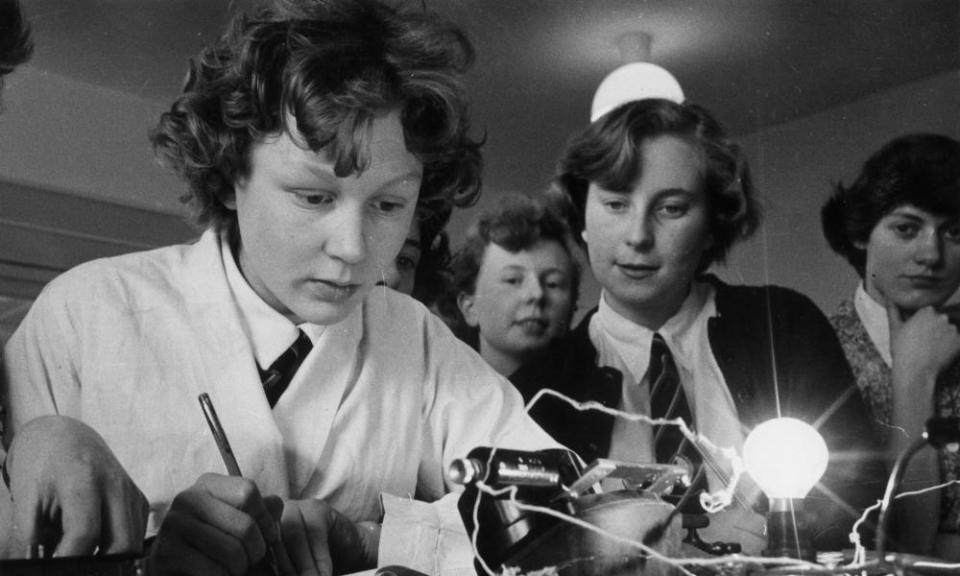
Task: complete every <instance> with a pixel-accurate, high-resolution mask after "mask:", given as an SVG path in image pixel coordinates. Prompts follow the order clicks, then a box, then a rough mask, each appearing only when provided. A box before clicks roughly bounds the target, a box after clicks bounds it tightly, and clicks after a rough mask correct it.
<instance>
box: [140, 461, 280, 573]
mask: <svg viewBox="0 0 960 576" xmlns="http://www.w3.org/2000/svg"><path fill="white" fill-rule="evenodd" d="M278 532H279V530H278V528H277V526H276V523H275V521H274V519H273V517H272V516H271V513H270V511H269V510H268V506H267V504H266V503H265V501H264V499H263V498H261V497H260V492H259V490H257V487H256V485H255V484H254V483H253V482H252V481H250V480H247V479H244V478H237V477H229V476H222V475H218V474H206V475H204V476H202V477H200V479H199V480H197V482H196V483H195V484H194V485H193V486H192V487H190V488H189V489H187V490H184V491H183V492H181V493H180V494H178V495H177V497H176V498H175V499H174V501H173V503H172V505H171V506H170V511H169V512H168V514H167V517H166V518H165V519H164V521H163V524H162V525H161V527H160V534H159V535H158V538H157V542H156V544H155V546H154V550H152V551H151V557H153V558H154V560H155V564H156V565H157V566H161V567H168V568H169V567H175V568H176V569H177V571H180V572H186V573H190V574H203V572H200V571H198V570H199V568H198V565H197V564H194V563H191V564H188V565H185V564H184V562H186V561H185V560H184V561H180V560H179V558H181V557H182V558H187V557H188V556H185V553H186V551H187V550H190V551H191V555H189V557H190V558H195V557H196V554H194V553H199V554H200V555H201V556H203V557H204V558H205V559H206V560H207V561H209V562H212V563H214V564H216V565H217V566H220V567H221V569H222V570H224V571H225V573H227V574H231V575H238V576H240V575H243V574H246V573H247V572H248V571H249V569H250V567H252V566H254V565H256V564H257V563H258V562H260V561H261V560H263V558H264V557H265V555H266V551H267V540H268V539H273V540H274V541H276V540H277V539H279V536H278Z"/></svg>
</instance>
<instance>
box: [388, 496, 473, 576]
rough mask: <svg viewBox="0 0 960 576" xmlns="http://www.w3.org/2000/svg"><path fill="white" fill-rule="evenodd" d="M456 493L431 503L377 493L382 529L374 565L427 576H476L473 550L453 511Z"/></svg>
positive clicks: (456, 513) (461, 524)
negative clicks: (381, 515)
mask: <svg viewBox="0 0 960 576" xmlns="http://www.w3.org/2000/svg"><path fill="white" fill-rule="evenodd" d="M458 498H459V494H447V495H446V496H444V497H443V498H441V499H440V500H437V501H436V502H433V503H426V502H421V501H418V500H413V499H410V498H400V497H397V496H393V495H390V494H381V496H380V503H381V506H382V507H383V527H382V529H381V532H380V549H379V553H378V560H377V564H378V566H379V567H384V566H397V565H399V566H404V567H406V568H410V569H412V570H416V571H418V572H422V573H423V574H427V575H428V576H476V570H475V569H474V566H473V548H472V546H471V544H470V539H469V537H468V536H467V532H466V529H465V528H464V526H463V521H462V520H461V519H460V514H459V512H458V511H457V499H458Z"/></svg>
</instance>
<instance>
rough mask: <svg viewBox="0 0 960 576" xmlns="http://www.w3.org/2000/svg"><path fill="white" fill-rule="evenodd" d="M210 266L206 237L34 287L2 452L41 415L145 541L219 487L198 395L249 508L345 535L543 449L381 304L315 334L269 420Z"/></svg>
mask: <svg viewBox="0 0 960 576" xmlns="http://www.w3.org/2000/svg"><path fill="white" fill-rule="evenodd" d="M226 257H229V255H227V256H226ZM222 258H223V255H222V254H221V248H220V243H219V242H218V238H217V236H216V235H215V234H214V233H212V232H209V231H208V232H207V233H205V234H204V235H203V237H202V238H201V239H200V240H199V241H198V242H197V243H196V244H192V245H184V246H172V247H167V248H161V249H158V250H153V251H150V252H142V253H136V254H130V255H125V256H120V257H116V258H109V259H103V260H99V261H94V262H90V263H87V264H84V265H81V266H79V267H77V268H75V269H73V270H71V271H70V272H67V273H66V274H64V275H62V276H60V277H59V278H57V279H56V280H54V281H53V282H51V283H50V285H48V286H47V287H46V289H45V290H44V291H43V293H42V294H41V295H40V297H39V298H38V299H37V301H36V303H35V304H34V306H33V308H32V309H31V310H30V312H29V313H28V314H27V317H26V318H25V320H24V321H23V323H22V324H21V326H20V327H19V329H18V330H17V332H16V333H15V334H14V335H13V336H12V338H11V339H10V341H9V342H8V344H7V346H6V349H5V353H4V357H5V362H6V364H5V366H4V371H5V378H3V384H2V389H0V392H2V394H3V398H4V402H5V404H6V408H7V418H6V422H7V433H8V436H7V439H6V442H9V440H10V438H12V436H13V435H15V434H16V433H17V430H18V428H19V427H20V426H22V425H23V424H25V423H26V422H27V421H28V420H30V419H31V418H34V417H36V416H39V415H42V414H50V413H58V414H63V415H68V416H72V417H75V418H78V419H81V420H83V421H84V422H86V423H88V424H90V425H91V426H93V427H94V428H95V429H96V430H98V431H99V432H100V433H101V434H102V435H103V436H104V438H105V439H106V441H107V443H108V445H109V446H110V447H111V448H112V449H113V450H114V452H115V453H116V455H117V458H118V459H119V461H120V462H121V463H122V464H123V466H124V467H125V468H126V469H127V471H128V472H129V473H130V475H131V477H132V478H133V480H134V481H135V482H136V483H137V485H138V486H139V487H140V489H141V490H142V491H143V492H144V494H145V495H146V496H147V499H148V500H149V501H150V505H151V523H150V528H149V530H150V531H154V530H156V529H157V527H158V526H159V523H160V521H161V520H162V518H163V515H164V514H165V512H166V510H167V508H168V507H169V504H170V502H171V500H172V499H173V497H174V496H175V495H176V494H177V493H178V492H179V491H181V490H183V489H184V488H186V487H188V486H190V485H191V484H192V483H193V482H194V481H195V480H196V478H197V477H198V476H199V475H201V474H203V473H205V472H220V473H223V472H224V466H223V462H222V459H221V457H220V455H219V453H218V451H217V447H216V445H215V443H214V441H213V437H212V435H211V433H210V430H209V429H208V427H207V424H206V421H205V420H204V417H203V414H202V412H201V410H200V405H199V404H198V402H197V396H198V395H199V394H200V393H201V392H207V393H209V394H210V397H211V398H212V400H213V403H214V405H215V406H216V409H217V411H218V413H219V416H220V420H221V422H222V424H223V426H224V428H225V430H226V433H227V435H228V436H229V439H230V442H231V444H232V447H233V450H234V452H235V453H236V455H237V459H238V461H239V464H240V468H241V470H242V471H243V474H244V475H245V476H247V477H249V478H252V479H254V480H256V482H257V484H258V486H259V487H260V490H261V492H263V493H264V494H277V495H280V496H283V497H292V498H310V497H314V498H323V499H325V500H326V501H328V502H329V503H330V504H331V505H333V506H334V507H335V508H337V509H338V510H340V511H341V512H343V513H345V514H347V515H348V516H349V517H350V518H352V519H353V520H355V521H359V520H377V519H378V517H379V514H380V509H379V496H380V494H381V493H388V494H393V495H396V496H401V497H414V496H416V497H419V498H421V499H426V500H434V499H437V498H439V497H440V496H441V495H442V494H443V493H444V492H446V491H448V489H450V488H451V486H449V485H448V484H447V482H446V480H445V475H444V470H445V469H446V466H447V465H448V464H449V463H450V461H451V460H452V459H454V458H457V457H461V456H464V455H466V454H467V452H468V451H469V450H471V449H472V448H474V447H475V446H480V445H499V446H505V447H514V448H519V449H539V448H545V447H554V446H556V444H555V443H554V442H553V441H552V440H551V439H550V438H549V436H547V435H546V434H545V433H544V432H543V431H542V430H541V429H540V428H539V427H538V426H537V425H536V424H534V423H533V421H532V420H530V419H529V418H528V417H527V416H526V415H525V414H524V413H523V405H522V400H521V397H520V395H519V394H518V393H517V392H516V391H515V390H514V389H513V388H512V386H510V384H509V383H507V382H506V381H505V380H504V379H503V378H501V377H499V375H497V374H496V373H495V372H494V371H493V370H492V369H490V368H489V367H488V366H487V365H486V364H485V363H484V361H483V360H482V359H481V358H480V357H479V356H478V355H477V354H476V353H474V351H473V350H471V349H469V348H468V347H467V346H465V345H463V344H462V343H460V342H459V341H457V340H456V339H455V338H454V337H453V336H452V334H451V333H450V331H449V330H448V329H447V328H446V326H445V325H443V324H442V323H441V322H440V321H439V320H437V319H436V318H435V317H433V316H432V315H431V314H430V313H429V311H427V310H426V309H425V308H424V307H423V306H421V305H420V304H419V303H417V302H415V301H414V300H412V299H411V298H408V297H406V296H403V295H400V294H398V293H396V292H394V291H392V290H389V289H385V288H384V289H380V288H377V289H375V290H373V291H372V292H371V293H370V294H369V295H368V296H367V297H366V299H365V300H364V301H363V303H362V305H360V306H359V307H358V308H357V309H356V310H355V311H354V312H353V313H352V314H351V315H350V316H349V317H348V318H346V319H345V320H344V321H342V322H340V323H339V324H336V325H333V326H328V327H327V328H326V329H325V331H324V332H323V334H322V336H321V337H320V340H319V341H318V342H317V344H316V345H315V347H314V349H313V351H312V352H311V353H310V355H309V356H308V357H307V358H306V359H305V361H304V364H303V366H302V367H301V369H300V370H299V371H298V372H297V374H296V376H295V377H294V379H293V381H292V383H291V385H290V388H289V389H288V390H287V391H286V393H285V394H284V395H283V396H282V397H281V398H280V401H279V403H278V404H277V405H276V407H275V408H274V409H273V410H271V409H270V407H269V406H268V404H267V401H266V399H265V397H264V393H263V390H262V387H261V383H260V379H259V376H258V373H257V368H256V365H255V363H254V356H253V352H252V350H251V346H250V342H249V341H248V339H247V337H246V335H245V333H244V331H243V329H242V327H241V325H240V322H239V319H238V312H237V308H236V305H235V303H234V300H233V298H232V295H231V292H230V289H229V287H228V284H227V280H226V276H225V272H224V267H223V260H222Z"/></svg>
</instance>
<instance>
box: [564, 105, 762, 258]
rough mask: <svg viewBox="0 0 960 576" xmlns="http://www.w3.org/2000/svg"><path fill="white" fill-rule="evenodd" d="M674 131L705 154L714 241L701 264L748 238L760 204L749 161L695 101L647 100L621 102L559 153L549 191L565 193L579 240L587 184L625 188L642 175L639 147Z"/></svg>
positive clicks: (755, 221)
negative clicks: (679, 102) (682, 102)
mask: <svg viewBox="0 0 960 576" xmlns="http://www.w3.org/2000/svg"><path fill="white" fill-rule="evenodd" d="M666 135H671V136H677V137H679V138H683V139H684V140H685V141H687V142H689V143H690V144H691V145H692V146H694V148H695V149H697V150H699V151H700V152H701V153H702V156H703V159H704V166H705V170H704V172H705V173H704V188H705V191H706V194H707V198H708V201H709V206H710V232H711V234H712V235H713V245H712V246H711V247H710V248H709V249H707V250H706V251H705V252H704V254H703V259H702V261H701V263H700V269H701V270H705V269H707V268H708V267H709V266H710V264H712V263H714V262H722V261H723V260H724V258H725V257H726V255H727V253H728V252H729V250H730V248H731V247H732V246H733V244H734V243H735V242H736V241H738V240H740V239H745V238H749V237H750V235H751V234H753V232H754V231H755V230H756V228H757V226H758V224H759V222H760V209H759V205H758V203H757V201H756V198H755V196H756V193H755V191H754V187H753V183H752V180H751V178H750V171H749V167H748V165H747V161H746V158H745V157H744V155H743V154H742V152H741V150H740V147H739V146H738V145H737V144H735V143H734V142H732V141H730V140H729V139H728V138H727V136H726V134H725V132H724V130H723V128H722V126H721V125H720V123H719V122H718V121H717V120H716V119H715V118H714V117H713V115H711V114H710V112H709V111H707V110H706V109H704V108H702V107H700V106H697V105H695V104H686V103H684V104H678V103H676V102H672V101H669V100H662V99H656V98H651V99H646V100H638V101H634V102H628V103H626V104H623V105H621V106H619V107H617V108H615V109H614V110H612V111H610V112H608V113H606V114H605V115H603V116H601V117H600V118H599V119H597V120H596V121H594V122H593V123H592V124H590V126H588V127H587V128H586V129H584V130H583V131H582V132H580V133H579V134H577V135H575V136H574V137H573V138H572V139H571V141H570V142H569V144H568V145H567V147H566V149H565V151H564V152H563V154H562V155H561V158H560V161H559V163H558V167H557V174H556V176H555V178H554V181H553V187H552V190H551V194H552V195H553V196H554V197H555V198H565V199H566V200H567V202H568V210H567V212H568V216H569V220H570V226H571V228H572V230H573V234H574V237H575V238H576V239H577V240H578V241H581V242H582V240H581V232H582V231H583V228H584V214H585V209H586V202H587V192H588V190H589V187H590V183H591V182H592V183H594V184H596V185H597V186H600V187H601V188H603V189H605V190H609V191H612V192H624V193H626V192H628V191H629V190H630V189H631V187H632V186H633V185H634V184H635V183H636V182H637V180H639V178H640V177H641V175H642V174H643V169H644V167H643V162H642V146H643V144H644V143H645V142H646V141H647V140H649V139H651V138H656V137H658V136H666Z"/></svg>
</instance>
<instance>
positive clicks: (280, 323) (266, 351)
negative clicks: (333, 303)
mask: <svg viewBox="0 0 960 576" xmlns="http://www.w3.org/2000/svg"><path fill="white" fill-rule="evenodd" d="M220 254H221V257H222V258H223V267H224V269H225V270H226V273H227V284H229V286H230V290H231V292H233V297H234V300H235V301H236V303H237V309H238V312H239V316H240V324H241V325H242V326H243V330H244V332H245V333H246V335H247V338H248V339H249V340H250V345H251V347H252V348H253V355H254V357H255V358H256V360H257V365H258V366H260V367H261V368H266V367H268V366H270V365H271V364H273V362H274V361H275V360H276V359H277V358H279V357H280V355H281V354H283V353H284V351H286V349H287V348H289V347H290V345H291V344H293V343H294V342H295V341H296V340H297V338H298V337H299V335H300V330H303V332H304V333H305V334H306V335H307V337H308V338H310V341H311V342H312V343H313V344H314V345H316V343H317V340H318V339H319V338H320V335H321V334H322V333H323V329H324V328H325V327H324V326H320V325H317V324H311V323H309V322H304V323H301V324H298V325H294V323H293V322H291V321H290V320H288V319H287V318H286V317H285V316H284V315H283V314H281V313H279V312H277V311H276V310H274V309H273V307H272V306H270V305H269V304H267V303H266V302H264V300H263V298H261V297H260V296H259V295H258V294H257V293H256V292H255V291H254V290H253V288H252V287H251V286H250V284H249V283H248V282H247V280H246V278H244V277H243V273H242V272H240V268H239V267H238V266H237V263H236V260H235V259H234V257H233V251H232V250H231V248H230V242H229V241H228V240H227V237H226V235H225V234H223V235H221V236H220Z"/></svg>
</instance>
